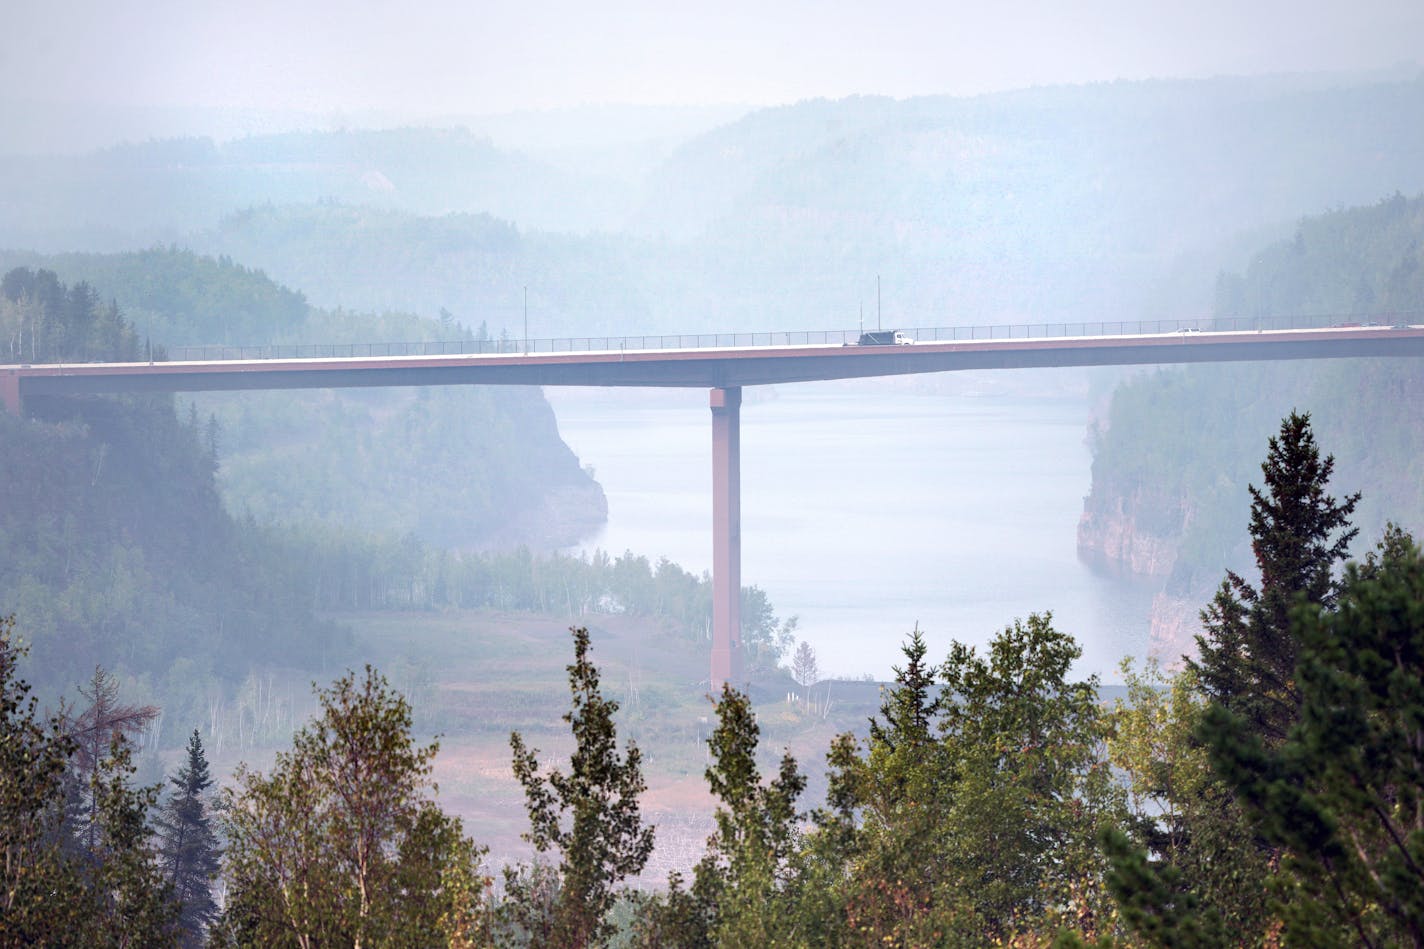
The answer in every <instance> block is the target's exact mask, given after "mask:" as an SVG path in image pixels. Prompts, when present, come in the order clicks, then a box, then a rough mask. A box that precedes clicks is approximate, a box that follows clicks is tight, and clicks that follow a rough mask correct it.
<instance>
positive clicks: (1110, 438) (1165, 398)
mask: <svg viewBox="0 0 1424 949" xmlns="http://www.w3.org/2000/svg"><path fill="white" fill-rule="evenodd" d="M1216 300H1217V302H1216V312H1217V315H1219V316H1273V315H1286V314H1330V315H1333V316H1335V317H1336V319H1337V320H1338V321H1340V322H1350V323H1353V322H1365V321H1370V320H1379V321H1382V322H1395V321H1406V322H1410V323H1421V322H1424V197H1416V198H1413V199H1406V198H1405V197H1403V196H1399V195H1396V196H1394V197H1392V198H1389V199H1387V200H1384V201H1381V202H1380V203H1378V204H1375V205H1373V206H1370V207H1361V208H1355V209H1351V210H1343V211H1337V212H1333V213H1329V214H1325V215H1322V216H1319V217H1314V218H1310V219H1308V220H1305V221H1303V222H1302V223H1301V224H1300V226H1299V227H1298V228H1297V229H1296V232H1295V234H1294V236H1293V237H1292V238H1290V239H1288V240H1285V241H1282V242H1280V243H1278V244H1274V245H1272V246H1270V247H1267V248H1265V249H1264V250H1262V251H1261V252H1260V253H1258V254H1257V255H1256V256H1255V257H1254V258H1253V259H1252V260H1251V262H1250V264H1249V266H1248V267H1246V269H1245V271H1244V272H1242V273H1228V274H1223V275H1222V276H1221V278H1220V279H1219V280H1218V282H1217V289H1216ZM1421 404H1424V364H1421V363H1420V362H1419V361H1418V360H1415V359H1399V360H1387V359H1376V360H1327V361H1319V362H1298V363H1266V364H1255V365H1252V364H1241V365H1225V366H1210V365H1207V366H1193V367H1189V368H1185V369H1172V370H1163V371H1158V372H1153V373H1149V374H1146V375H1142V376H1139V377H1137V378H1135V379H1133V380H1132V381H1129V382H1127V383H1124V384H1123V385H1121V386H1120V387H1119V388H1118V389H1117V391H1116V392H1115V393H1114V394H1113V397H1112V401H1111V406H1110V409H1109V411H1108V415H1107V418H1106V420H1105V423H1104V425H1103V426H1102V427H1100V428H1099V430H1098V432H1097V434H1096V437H1095V441H1094V446H1093V449H1094V461H1093V485H1092V491H1091V493H1090V495H1089V496H1088V498H1087V499H1086V501H1085V504H1084V514H1083V521H1082V525H1081V527H1080V532H1079V544H1080V550H1082V551H1083V552H1084V553H1085V554H1087V555H1089V556H1094V557H1099V558H1103V559H1106V560H1109V561H1112V562H1115V563H1116V564H1117V565H1119V566H1121V567H1123V568H1126V569H1129V570H1131V569H1136V570H1138V571H1139V572H1150V573H1158V574H1163V575H1167V576H1169V577H1170V584H1169V589H1173V590H1175V591H1177V592H1178V593H1181V594H1187V595H1190V596H1195V597H1200V594H1201V592H1202V591H1203V589H1209V588H1211V587H1212V586H1214V585H1215V584H1216V583H1218V582H1219V581H1220V579H1221V576H1222V571H1223V568H1225V567H1228V566H1229V567H1232V568H1235V569H1244V568H1246V567H1247V566H1248V565H1249V563H1250V558H1249V552H1248V551H1247V550H1246V549H1245V548H1244V545H1243V544H1242V543H1241V542H1240V540H1239V538H1238V537H1237V536H1236V534H1237V533H1238V532H1239V528H1238V525H1240V524H1242V523H1244V522H1245V519H1246V514H1247V505H1248V502H1249V498H1248V497H1247V494H1246V485H1247V484H1248V483H1253V484H1258V485H1259V484H1260V482H1261V472H1260V469H1259V467H1258V462H1259V457H1258V456H1259V454H1260V450H1259V446H1260V445H1261V444H1262V443H1263V442H1264V441H1265V439H1266V437H1267V436H1269V435H1270V434H1272V432H1273V431H1274V429H1275V427H1276V425H1277V421H1278V420H1279V419H1280V418H1281V417H1282V416H1284V415H1285V414H1286V413H1288V412H1290V411H1291V410H1292V409H1298V410H1300V411H1302V412H1309V413H1311V418H1312V424H1313V426H1314V428H1315V432H1316V438H1317V440H1318V441H1319V443H1320V445H1321V446H1322V447H1323V448H1324V449H1325V450H1326V451H1328V452H1331V453H1333V454H1334V456H1335V460H1336V467H1335V475H1334V479H1333V481H1332V483H1331V488H1332V490H1333V491H1334V492H1335V494H1336V495H1337V496H1344V495H1347V494H1350V493H1352V492H1355V491H1360V492H1363V498H1362V500H1361V502H1360V505H1359V508H1358V511H1357V513H1356V516H1355V523H1356V525H1357V526H1359V527H1360V529H1361V533H1360V537H1359V540H1358V542H1357V552H1358V551H1359V550H1363V549H1365V548H1366V547H1367V546H1368V545H1371V544H1373V543H1374V542H1375V541H1376V540H1377V539H1378V537H1379V534H1380V531H1381V529H1382V528H1383V526H1384V521H1385V519H1386V518H1392V519H1394V520H1395V521H1398V522H1400V523H1402V524H1403V525H1404V526H1405V527H1406V528H1409V529H1410V530H1413V531H1416V532H1417V531H1418V530H1419V529H1420V527H1421V526H1424V496H1421V495H1420V492H1419V477H1418V464H1419V459H1420V458H1421V457H1424V419H1421V417H1420V414H1419V411H1418V407H1419V406H1420V405H1421Z"/></svg>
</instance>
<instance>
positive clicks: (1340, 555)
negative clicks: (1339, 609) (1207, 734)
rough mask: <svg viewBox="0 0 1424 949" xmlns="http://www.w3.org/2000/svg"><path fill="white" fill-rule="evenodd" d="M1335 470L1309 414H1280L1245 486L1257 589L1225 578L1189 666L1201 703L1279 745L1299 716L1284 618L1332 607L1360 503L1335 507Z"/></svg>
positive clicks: (1290, 636)
mask: <svg viewBox="0 0 1424 949" xmlns="http://www.w3.org/2000/svg"><path fill="white" fill-rule="evenodd" d="M1334 469H1335V459H1334V457H1333V456H1329V455H1327V456H1326V457H1324V458H1321V457H1320V449H1319V448H1318V447H1317V446H1316V444H1315V436H1314V435H1313V434H1312V432H1311V430H1310V415H1309V414H1304V415H1302V414H1299V413H1296V412H1292V413H1291V414H1290V415H1289V416H1287V417H1286V419H1285V420H1284V421H1282V422H1281V430H1280V434H1279V435H1277V436H1274V437H1272V438H1271V440H1270V444H1269V449H1268V451H1267V453H1266V460H1265V462H1263V463H1262V465H1261V473H1262V475H1263V477H1264V479H1265V485H1264V488H1257V487H1255V486H1254V485H1252V486H1250V487H1249V488H1248V490H1249V491H1250V493H1251V523H1250V532H1251V550H1252V553H1253V554H1254V555H1255V558H1256V566H1257V568H1258V570H1259V571H1260V575H1261V576H1260V587H1259V588H1257V587H1254V586H1252V585H1251V584H1250V583H1249V582H1248V581H1246V580H1245V579H1243V578H1242V577H1240V576H1239V575H1237V574H1236V573H1234V572H1232V571H1227V574H1226V578H1225V579H1224V580H1223V581H1222V583H1221V586H1220V588H1219V589H1218V590H1217V593H1216V596H1215V598H1214V599H1213V601H1212V604H1211V606H1209V607H1208V608H1207V609H1206V610H1204V611H1203V612H1202V622H1203V625H1204V629H1205V634H1204V635H1202V636H1198V637H1197V650H1198V654H1199V656H1198V658H1197V659H1196V660H1189V661H1188V664H1189V665H1190V666H1191V667H1192V669H1193V670H1194V671H1195V673H1196V675H1197V677H1198V679H1199V680H1200V682H1201V685H1202V690H1203V692H1204V693H1205V695H1206V696H1207V697H1208V698H1209V699H1211V700H1212V701H1213V702H1215V703H1217V704H1220V705H1221V706H1223V707H1224V708H1225V709H1227V710H1228V711H1230V712H1231V713H1232V714H1234V715H1238V716H1240V717H1242V718H1244V719H1245V720H1246V721H1248V722H1250V723H1251V724H1252V726H1254V727H1255V728H1256V729H1257V730H1258V731H1259V732H1260V734H1262V735H1263V736H1264V737H1265V738H1266V739H1267V740H1269V741H1272V742H1280V741H1281V740H1283V739H1284V738H1285V736H1286V732H1287V730H1288V729H1289V728H1290V726H1291V724H1292V723H1294V721H1295V720H1296V718H1297V716H1298V714H1299V709H1300V690H1299V687H1298V685H1297V683H1296V680H1295V667H1296V659H1297V657H1298V655H1299V651H1300V645H1299V641H1298V639H1297V638H1296V635H1295V633H1294V632H1293V631H1292V630H1291V624H1290V611H1291V609H1292V607H1293V606H1294V605H1295V603H1296V602H1297V601H1298V600H1302V601H1304V602H1307V603H1312V604H1316V605H1318V606H1321V607H1325V608H1329V607H1330V605H1331V604H1332V603H1333V602H1334V597H1335V581H1334V579H1333V575H1334V571H1335V568H1336V567H1337V566H1338V565H1339V564H1341V563H1343V561H1344V559H1345V556H1346V554H1347V553H1348V551H1349V546H1350V541H1352V540H1353V539H1354V537H1355V534H1356V533H1357V532H1356V531H1355V530H1354V529H1353V528H1351V527H1350V515H1351V514H1352V513H1354V510H1355V505H1356V504H1357V503H1358V502H1359V499H1360V496H1359V494H1352V495H1350V496H1348V497H1346V498H1345V499H1344V500H1343V501H1337V500H1336V499H1335V498H1334V497H1332V496H1331V495H1330V494H1329V493H1328V492H1327V484H1328V483H1329V481H1330V475H1331V474H1332V472H1333V471H1334Z"/></svg>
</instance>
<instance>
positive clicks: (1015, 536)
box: [545, 380, 1152, 681]
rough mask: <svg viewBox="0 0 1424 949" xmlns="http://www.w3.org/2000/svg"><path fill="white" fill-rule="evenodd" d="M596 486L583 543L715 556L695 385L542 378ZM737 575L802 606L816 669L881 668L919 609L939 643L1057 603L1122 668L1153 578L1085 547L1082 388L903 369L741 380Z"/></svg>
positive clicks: (1108, 673) (792, 608)
mask: <svg viewBox="0 0 1424 949" xmlns="http://www.w3.org/2000/svg"><path fill="white" fill-rule="evenodd" d="M545 391H546V395H547V396H548V398H549V400H550V402H551V403H552V404H553V406H554V410H555V413H556V414H557V416H558V419H559V429H560V431H561V432H562V434H563V436H564V440H565V441H566V442H567V443H568V444H569V445H570V447H572V448H573V450H574V451H575V452H577V453H578V455H579V458H580V459H581V460H582V461H583V463H584V464H586V465H591V466H592V467H593V468H594V470H595V473H596V475H597V478H598V480H599V482H600V483H601V484H602V485H603V487H604V490H605V491H606V492H607V494H608V509H609V519H608V525H607V527H606V528H605V529H604V530H603V531H602V532H601V533H600V534H599V535H598V536H596V537H592V538H590V539H589V540H588V541H587V543H586V544H585V545H584V546H585V549H589V550H591V549H593V548H603V549H605V550H608V551H610V552H611V553H615V554H617V553H621V552H623V551H624V550H631V551H633V552H634V553H638V554H645V555H647V556H649V557H650V558H652V559H656V558H657V557H659V556H667V557H668V558H669V559H671V560H673V561H675V562H677V563H679V564H681V565H683V566H684V567H687V568H688V569H690V570H694V571H698V572H700V571H703V570H706V569H709V568H710V566H711V554H712V538H711V518H712V503H711V484H712V477H711V437H712V436H711V415H710V412H709V410H708V408H707V393H706V392H705V391H703V390H695V391H691V392H682V391H676V390H662V391H650V392H638V391H634V392H613V391H609V390H590V389H555V388H550V389H547V390H545ZM744 391H745V400H744V403H743V406H742V582H743V583H746V584H755V585H757V586H759V587H761V588H762V589H764V590H765V591H766V592H767V594H768V596H769V597H770V599H771V601H772V603H773V605H774V606H775V608H776V611H777V613H778V614H779V615H781V616H783V617H785V616H791V615H796V616H799V617H800V620H801V625H800V631H799V634H798V635H799V638H802V639H805V640H807V641H808V642H810V643H811V645H812V646H813V647H815V650H816V654H817V658H818V660H819V663H820V667H821V670H822V673H823V674H834V675H845V676H859V675H862V674H864V673H870V674H872V675H874V676H876V677H877V678H884V677H888V676H889V675H890V667H891V665H893V664H896V663H899V662H900V660H901V656H900V652H899V644H900V643H901V642H902V641H903V639H904V637H905V636H906V635H907V634H908V633H909V631H910V630H911V629H913V628H914V626H915V624H916V623H918V624H919V626H920V629H921V630H923V631H924V633H925V636H926V639H927V640H928V642H929V644H930V655H931V657H933V658H935V659H936V660H938V659H940V658H942V657H943V656H944V654H945V653H946V652H947V650H948V647H949V643H950V640H951V639H959V640H961V641H963V642H966V643H971V644H976V645H977V644H983V643H986V642H987V641H988V640H989V638H990V637H991V636H992V635H993V634H994V632H996V631H997V630H999V629H1002V628H1003V627H1004V625H1006V624H1007V623H1009V622H1011V621H1012V620H1013V619H1014V618H1015V617H1023V616H1026V615H1027V614H1028V613H1030V612H1041V611H1044V610H1052V611H1053V613H1054V617H1055V625H1057V627H1058V628H1059V629H1062V630H1065V631H1067V632H1071V633H1072V634H1073V635H1074V636H1075V637H1077V638H1078V640H1079V642H1080V643H1082V645H1083V648H1084V656H1083V660H1082V661H1081V662H1080V664H1079V671H1080V672H1081V673H1084V674H1086V673H1091V672H1096V673H1098V674H1099V675H1101V676H1102V677H1103V678H1104V680H1105V681H1116V680H1117V678H1118V677H1117V675H1116V666H1117V663H1118V661H1119V659H1120V658H1121V657H1122V656H1124V655H1137V656H1141V655H1143V654H1144V653H1145V652H1146V644H1147V630H1148V611H1149V606H1150V603H1151V597H1152V592H1151V590H1150V589H1146V588H1143V587H1140V586H1137V585H1133V584H1128V583H1124V582H1122V581H1120V580H1116V579H1112V578H1108V577H1104V576H1101V575H1099V574H1097V573H1095V572H1093V571H1092V570H1090V569H1089V568H1088V567H1087V566H1085V565H1083V564H1081V563H1080V562H1079V561H1078V558H1077V553H1076V546H1075V531H1076V528H1077V522H1078V515H1079V513H1080V512H1081V510H1082V499H1083V495H1084V494H1086V493H1087V491H1088V486H1089V463H1090V459H1089V454H1088V450H1087V446H1086V444H1085V441H1084V436H1085V432H1086V430H1087V419H1088V409H1087V403H1086V400H1085V399H1084V398H1083V397H1081V396H1058V397H1048V396H1043V397H1031V396H1022V395H1018V396H980V397H973V396H962V395H946V394H930V393H927V392H925V391H922V390H917V389H916V388H915V387H913V386H907V385H906V384H904V383H903V382H894V381H885V380H866V381H860V382H854V383H809V384H802V385H795V386H782V387H777V388H776V389H774V390H764V389H747V390H744Z"/></svg>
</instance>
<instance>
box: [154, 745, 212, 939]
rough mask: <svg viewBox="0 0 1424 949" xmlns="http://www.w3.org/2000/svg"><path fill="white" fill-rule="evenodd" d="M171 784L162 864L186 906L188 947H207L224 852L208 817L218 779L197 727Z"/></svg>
mask: <svg viewBox="0 0 1424 949" xmlns="http://www.w3.org/2000/svg"><path fill="white" fill-rule="evenodd" d="M169 781H170V783H171V784H172V785H173V787H174V788H175V790H174V792H173V793H172V794H171V795H170V796H169V798H168V800H167V801H166V802H165V803H164V805H163V807H162V808H161V809H160V810H159V813H158V816H157V818H156V819H155V821H154V824H155V826H156V829H157V831H158V838H159V841H160V845H159V859H160V864H159V865H160V868H161V869H162V871H163V873H164V875H165V876H166V877H167V879H168V882H169V884H170V885H171V886H172V887H173V896H174V899H176V900H177V901H178V904H179V906H180V907H181V909H180V915H179V923H180V925H181V926H182V929H183V944H184V945H185V946H201V945H202V944H203V939H204V937H205V934H206V933H207V929H208V926H209V925H210V924H211V923H212V922H213V920H214V919H215V918H216V917H217V904H216V903H215V902H214V901H213V893H212V881H213V878H214V877H216V876H217V873H218V869H219V858H220V856H221V853H222V851H221V850H220V849H219V848H218V842H217V837H216V835H215V834H214V833H213V829H212V821H211V818H210V817H209V816H208V808H207V802H206V800H205V795H204V792H205V791H207V789H208V788H210V787H212V784H213V780H212V778H211V777H210V776H209V775H208V759H207V756H206V755H205V754H204V753H203V741H202V739H201V738H199V737H198V730H197V729H196V728H195V729H193V734H192V735H190V736H189V737H188V757H187V760H186V761H185V762H184V764H183V766H182V767H180V768H179V769H178V772H177V773H176V774H175V775H173V777H172V778H170V779H169Z"/></svg>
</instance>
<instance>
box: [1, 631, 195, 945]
mask: <svg viewBox="0 0 1424 949" xmlns="http://www.w3.org/2000/svg"><path fill="white" fill-rule="evenodd" d="M13 626H14V624H13V619H11V618H0V947H8V946H30V945H44V946H84V947H90V946H170V945H176V944H177V938H178V930H177V927H176V915H177V913H176V906H175V905H174V903H173V902H172V898H171V891H170V890H169V888H168V887H167V885H166V884H165V882H164V880H163V879H162V876H161V874H160V873H159V872H158V871H157V869H156V868H155V865H154V859H153V858H154V853H153V850H152V847H151V845H150V836H151V835H150V827H149V824H148V813H149V810H150V808H151V807H152V805H153V798H154V796H155V794H156V793H157V791H156V789H155V788H138V789H135V788H133V787H132V785H131V780H132V776H133V770H134V769H133V763H132V755H131V752H130V749H129V744H128V742H127V741H126V740H125V739H124V737H123V735H122V734H121V733H116V734H113V735H112V736H111V738H110V746H109V750H108V753H107V754H106V755H104V756H103V757H102V758H101V759H99V761H98V762H97V763H96V765H95V767H94V770H93V772H92V774H91V775H90V777H89V783H90V787H91V789H92V801H93V815H94V820H93V825H92V826H93V836H92V839H93V846H92V847H89V848H85V849H82V850H76V848H75V846H74V839H73V838H72V837H70V836H69V835H68V834H66V832H65V828H64V824H65V820H66V815H65V804H66V780H65V776H66V769H67V768H68V767H69V764H70V759H71V758H72V757H73V756H74V755H75V754H76V753H77V744H76V742H75V741H74V739H73V738H72V737H71V736H70V734H69V733H68V728H67V724H68V723H66V722H65V721H64V719H63V718H62V717H61V716H54V717H52V718H50V719H49V720H48V721H42V720H41V719H39V718H38V716H37V715H36V712H35V700H34V698H33V697H32V696H31V695H30V694H29V692H30V690H29V686H28V684H27V683H25V682H24V681H23V680H21V679H19V678H18V676H17V675H16V664H17V661H18V659H19V658H20V656H22V655H23V653H24V650H23V648H22V647H20V646H18V645H17V644H16V643H15V642H14V640H13V638H12V637H13Z"/></svg>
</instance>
